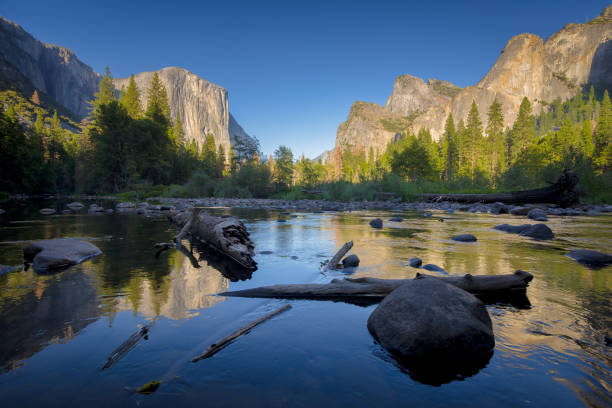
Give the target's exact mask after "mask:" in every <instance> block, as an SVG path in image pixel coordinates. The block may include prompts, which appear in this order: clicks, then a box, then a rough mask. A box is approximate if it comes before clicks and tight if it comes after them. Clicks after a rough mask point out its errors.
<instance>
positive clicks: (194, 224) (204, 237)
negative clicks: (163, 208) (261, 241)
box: [169, 209, 257, 269]
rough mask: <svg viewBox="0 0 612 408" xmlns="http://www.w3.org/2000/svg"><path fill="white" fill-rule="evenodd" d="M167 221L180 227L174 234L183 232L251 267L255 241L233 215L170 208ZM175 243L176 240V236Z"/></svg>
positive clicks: (180, 235) (254, 266) (179, 236)
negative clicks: (177, 210)
mask: <svg viewBox="0 0 612 408" xmlns="http://www.w3.org/2000/svg"><path fill="white" fill-rule="evenodd" d="M169 218H170V221H172V222H173V223H174V224H176V225H177V226H178V227H181V228H182V227H187V228H184V230H181V232H180V233H179V235H178V236H177V238H182V236H184V235H186V234H187V233H188V234H190V235H191V237H192V238H195V239H196V240H198V241H201V242H204V243H206V244H207V245H209V246H211V247H212V248H214V249H216V250H217V251H219V252H221V253H223V254H225V255H226V256H227V257H229V258H231V259H232V260H234V261H236V262H237V263H239V264H240V265H242V266H244V267H245V268H249V269H255V268H256V267H257V263H256V262H255V260H254V259H253V256H254V255H255V245H253V243H252V242H251V238H250V237H249V233H248V231H247V229H246V227H245V226H244V224H243V223H242V222H241V221H240V220H239V219H237V218H234V217H228V218H221V217H213V216H212V215H208V214H206V213H199V210H198V209H192V210H188V211H181V212H173V213H170V214H169ZM177 245H180V240H179V239H177Z"/></svg>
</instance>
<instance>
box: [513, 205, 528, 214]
mask: <svg viewBox="0 0 612 408" xmlns="http://www.w3.org/2000/svg"><path fill="white" fill-rule="evenodd" d="M529 210H531V209H530V208H529V207H514V208H512V209H511V210H510V214H512V215H527V213H528V212H529Z"/></svg>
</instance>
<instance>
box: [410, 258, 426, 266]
mask: <svg viewBox="0 0 612 408" xmlns="http://www.w3.org/2000/svg"><path fill="white" fill-rule="evenodd" d="M408 265H410V266H412V267H413V268H420V267H421V265H423V261H422V260H421V258H410V260H409V261H408Z"/></svg>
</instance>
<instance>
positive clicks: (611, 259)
mask: <svg viewBox="0 0 612 408" xmlns="http://www.w3.org/2000/svg"><path fill="white" fill-rule="evenodd" d="M567 256H569V257H570V258H572V259H573V260H575V261H576V262H578V263H580V264H582V265H585V266H588V267H590V268H595V269H597V268H603V267H604V266H608V265H610V264H612V255H608V254H602V253H601V252H597V251H590V250H588V249H579V250H576V251H571V252H568V253H567Z"/></svg>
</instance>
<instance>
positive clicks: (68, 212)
mask: <svg viewBox="0 0 612 408" xmlns="http://www.w3.org/2000/svg"><path fill="white" fill-rule="evenodd" d="M62 214H72V211H70V210H62Z"/></svg>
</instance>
